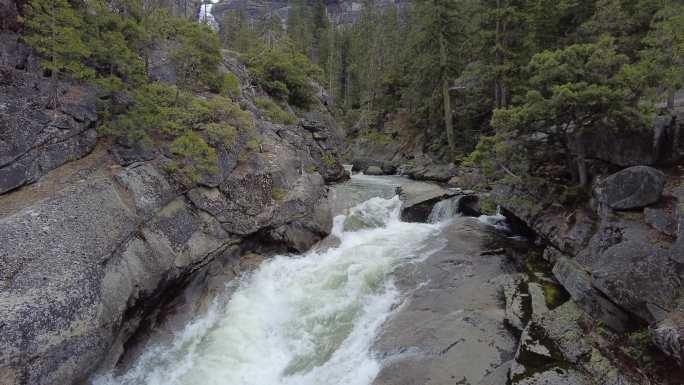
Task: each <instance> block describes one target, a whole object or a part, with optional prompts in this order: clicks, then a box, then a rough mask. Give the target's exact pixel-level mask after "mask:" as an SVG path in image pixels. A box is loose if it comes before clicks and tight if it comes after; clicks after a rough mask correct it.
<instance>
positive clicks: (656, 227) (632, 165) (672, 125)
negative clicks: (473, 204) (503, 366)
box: [492, 114, 684, 384]
mask: <svg viewBox="0 0 684 385" xmlns="http://www.w3.org/2000/svg"><path fill="white" fill-rule="evenodd" d="M661 120H662V122H660V123H658V124H656V125H655V126H654V127H653V128H652V130H650V131H649V130H646V131H645V132H642V133H641V135H643V136H644V137H643V138H640V137H639V136H638V135H635V136H623V137H620V138H617V137H614V138H604V136H610V135H612V134H611V133H610V132H599V133H596V134H595V135H596V136H598V137H589V135H587V137H586V138H581V140H582V141H583V142H584V143H579V144H578V145H583V146H585V148H588V149H589V152H591V153H592V160H590V161H589V162H590V163H591V164H592V165H593V166H592V167H593V169H594V170H602V171H597V176H596V178H595V179H594V181H593V184H592V186H591V194H590V195H591V197H590V198H589V199H588V200H586V198H582V197H576V198H577V199H575V200H574V203H569V202H567V201H566V203H564V204H561V203H562V202H561V201H562V199H560V200H559V197H560V196H561V195H562V193H561V191H560V190H558V189H557V186H555V187H554V185H553V183H550V182H549V183H542V184H537V185H531V184H521V183H518V181H516V180H513V179H509V180H507V181H501V182H499V183H498V184H497V186H496V187H495V188H494V190H493V193H492V196H493V198H494V200H495V201H496V202H497V203H499V204H500V205H502V206H503V208H504V209H505V210H504V211H505V213H506V214H507V215H509V216H510V217H511V218H516V219H520V220H522V221H523V222H524V223H525V224H527V226H529V227H530V228H531V229H532V230H534V232H535V233H536V234H537V236H538V239H539V242H540V243H541V244H543V245H545V246H546V248H545V251H544V255H543V258H544V259H545V260H546V261H547V262H548V263H549V264H550V266H552V273H553V276H554V277H555V279H556V280H557V281H558V282H559V283H560V284H561V285H562V286H563V287H564V289H565V290H567V292H568V293H569V295H570V296H571V297H572V303H571V304H567V305H563V307H562V309H561V308H559V309H557V310H554V312H553V314H549V315H546V316H538V317H533V319H532V321H531V322H530V323H529V324H528V326H527V327H526V328H524V330H523V329H522V328H521V330H522V332H523V341H522V343H521V348H520V349H521V351H522V353H521V351H519V354H518V358H521V360H522V361H525V360H526V361H527V363H526V364H521V365H519V366H518V368H517V370H518V371H519V372H518V374H519V376H518V379H519V380H520V381H521V382H518V383H543V382H539V381H542V380H547V381H548V380H549V379H550V378H551V377H553V376H552V374H553V373H552V371H550V372H548V373H546V374H544V375H540V374H538V373H537V374H534V375H531V374H530V373H536V372H535V370H534V368H533V367H529V361H530V355H529V354H527V353H525V349H532V350H533V351H536V352H537V353H539V351H540V349H541V350H542V351H547V352H551V353H553V354H551V353H549V356H548V359H547V361H545V362H547V363H549V365H550V366H548V367H546V369H549V368H551V367H553V365H558V364H559V363H560V362H566V363H567V362H571V363H572V365H574V366H576V367H579V368H582V370H581V373H575V374H573V375H579V376H580V377H582V376H586V375H587V373H589V374H590V377H591V376H599V374H598V372H596V370H597V367H598V366H597V365H601V366H602V367H604V368H605V367H607V366H606V365H607V363H606V362H604V363H597V362H594V361H593V360H594V358H595V357H596V354H597V352H599V351H603V352H612V353H611V354H612V358H611V361H612V362H613V363H612V364H611V365H618V369H615V370H617V372H615V373H613V374H612V375H610V376H607V377H605V380H604V381H605V382H604V383H610V384H622V383H640V381H646V380H645V378H650V380H654V378H653V377H649V376H652V375H653V373H651V374H649V375H647V374H645V373H640V372H638V370H635V369H634V368H633V367H631V368H630V367H629V366H630V364H624V362H629V359H627V360H624V357H626V356H628V355H629V354H627V355H625V352H627V353H632V355H637V356H639V357H642V358H643V356H646V357H648V359H649V360H653V359H654V358H653V357H656V356H657V354H655V353H654V352H652V351H651V352H649V349H651V348H650V346H653V347H655V346H657V347H658V348H659V349H660V351H661V352H664V353H665V354H666V355H668V356H669V357H670V359H671V360H672V361H671V363H669V364H667V363H663V362H662V361H660V364H661V365H664V366H663V367H661V369H658V370H660V371H661V372H662V373H661V374H663V376H656V377H660V378H656V379H655V381H665V382H664V383H670V382H667V381H674V383H678V382H677V381H678V380H681V378H682V377H681V376H682V373H681V372H679V371H677V370H675V369H672V366H673V364H672V363H678V364H679V365H682V364H683V363H684V361H683V358H684V334H683V333H682V330H684V323H682V320H683V319H684V305H683V302H682V301H683V300H684V286H683V285H682V282H684V280H683V279H684V275H683V274H682V272H683V271H684V265H683V264H682V263H683V262H684V261H683V258H682V256H684V248H682V246H683V245H684V232H683V231H684V210H682V208H683V207H684V190H683V188H682V179H681V178H682V175H683V171H684V170H683V169H682V165H681V163H680V162H679V159H681V157H682V152H683V150H684V145H682V141H681V133H682V131H683V130H684V125H683V122H684V117H683V116H682V115H681V114H674V115H671V116H669V117H667V118H662V119H661ZM602 143H603V144H602ZM608 143H612V144H611V145H610V146H608ZM616 144H617V145H616ZM523 291H525V290H523ZM531 294H532V293H529V294H525V295H531ZM513 296H514V295H511V297H513ZM588 325H599V326H598V328H599V329H600V328H606V329H605V330H606V331H605V332H598V333H597V332H596V330H595V328H597V326H593V327H592V326H588ZM583 328H584V330H582V329H583ZM587 328H588V331H587ZM535 333H536V336H535V335H534V334H535ZM540 333H541V334H540ZM569 333H575V334H577V335H578V336H579V335H582V338H580V339H576V341H574V342H573V341H571V340H572V337H571V336H570V334H569ZM612 333H615V334H612ZM608 336H612V337H608ZM618 336H630V337H629V338H637V337H635V336H640V337H639V338H643V340H642V341H641V342H640V343H641V345H640V346H639V347H638V348H635V347H629V348H627V347H625V342H624V340H620V338H621V337H618ZM525 338H527V339H528V340H529V341H528V342H527V343H526V342H525ZM540 346H541V347H540ZM554 349H555V350H554ZM578 349H579V350H578ZM621 349H622V350H621ZM630 349H632V350H633V351H632V350H630ZM554 352H555V353H554ZM582 352H584V353H582ZM616 352H617V353H616ZM526 354H527V355H526ZM554 354H555V355H554ZM651 354H655V356H652V355H651ZM621 355H623V356H624V357H623V358H621V357H622V356H621ZM642 355H643V356H642ZM552 356H553V357H552ZM535 357H537V356H535ZM537 358H539V357H537ZM640 359H641V358H640ZM533 361H534V360H533ZM621 361H624V362H623V365H626V366H625V367H620V366H619V365H620V362H621ZM537 362H538V360H537ZM656 362H658V360H657V359H656V361H655V362H650V363H649V364H648V365H655V367H657V365H658V364H657V363H656ZM525 365H528V367H527V368H526V367H525ZM668 365H670V366H669V369H663V368H668ZM674 366H676V364H674ZM537 369H538V368H537ZM515 370H516V369H515V364H514V372H512V374H513V375H515ZM658 370H656V372H657V371H658ZM666 372H667V373H669V374H667V375H665V373H666ZM525 373H527V375H525ZM549 376H551V377H549ZM568 376H569V374H568ZM625 376H626V377H625ZM630 376H631V377H630ZM668 376H670V377H671V378H668ZM566 377H567V376H566ZM627 378H632V379H631V380H629V381H628V379H627ZM523 379H524V380H523ZM639 379H641V380H639ZM526 381H527V382H526ZM535 381H537V382H535ZM558 381H560V380H558ZM566 382H567V383H573V384H574V383H586V381H585V380H572V381H570V380H567V381H566ZM566 382H559V383H566Z"/></svg>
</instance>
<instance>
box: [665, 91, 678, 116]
mask: <svg viewBox="0 0 684 385" xmlns="http://www.w3.org/2000/svg"><path fill="white" fill-rule="evenodd" d="M675 93H676V92H675V91H674V90H672V91H669V92H668V93H667V110H668V111H673V110H674V107H675Z"/></svg>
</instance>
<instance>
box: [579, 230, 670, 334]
mask: <svg viewBox="0 0 684 385" xmlns="http://www.w3.org/2000/svg"><path fill="white" fill-rule="evenodd" d="M592 285H593V286H594V287H596V288H598V289H599V290H600V291H601V292H602V293H603V294H604V295H606V297H608V298H609V299H610V300H611V301H612V302H613V303H615V304H617V305H618V306H620V307H621V308H622V309H625V310H627V311H629V312H630V313H632V314H634V315H637V316H638V317H639V318H641V319H642V320H645V321H647V322H653V321H655V318H654V316H653V315H652V314H651V312H650V311H649V309H648V308H649V306H655V307H657V308H660V309H665V310H671V309H673V307H674V305H675V300H676V299H677V298H678V297H679V295H680V294H681V293H682V290H683V287H682V282H681V279H680V277H679V274H678V272H677V267H676V265H675V264H674V263H673V262H672V261H671V260H670V259H669V258H668V257H667V256H666V255H665V253H664V252H663V251H662V250H657V249H654V248H652V247H649V246H648V245H646V244H643V243H637V242H634V241H626V242H621V243H619V244H617V245H615V246H612V247H610V248H608V249H607V250H606V251H605V252H604V253H603V254H602V255H601V256H600V260H599V261H597V263H595V264H594V265H593V266H592Z"/></svg>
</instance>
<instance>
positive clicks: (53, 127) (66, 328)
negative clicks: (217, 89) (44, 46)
mask: <svg viewBox="0 0 684 385" xmlns="http://www.w3.org/2000/svg"><path fill="white" fill-rule="evenodd" d="M0 52H1V53H2V55H1V56H0V57H2V61H1V62H0V329H1V330H2V332H1V333H0V347H1V349H0V383H2V384H8V385H13V384H55V383H63V384H73V383H79V382H82V381H84V380H86V379H87V378H88V376H89V375H91V374H92V373H93V371H94V370H95V369H96V368H98V367H102V366H109V367H111V366H112V365H114V364H116V362H117V361H118V360H119V358H120V357H121V355H122V353H123V352H124V350H125V346H126V344H127V341H129V339H130V338H131V336H133V335H134V334H135V333H136V330H137V329H138V327H139V325H140V323H141V322H143V321H144V322H145V323H150V322H154V317H155V314H157V312H158V305H159V304H160V303H161V302H160V301H162V299H164V300H168V298H169V296H172V295H173V293H176V292H178V290H179V289H180V288H182V287H183V286H184V285H186V284H187V283H188V282H190V281H191V280H193V279H195V278H196V275H197V272H198V271H206V268H205V266H208V265H211V266H212V269H214V270H217V269H218V270H221V269H224V268H225V269H231V267H230V266H229V265H230V264H229V263H228V261H233V260H239V259H240V257H241V256H242V255H245V254H248V253H250V252H253V251H258V252H261V253H264V254H268V253H269V252H274V251H279V252H283V251H302V250H305V249H307V248H308V247H310V246H311V245H312V244H314V243H315V242H317V241H318V240H320V239H321V238H323V237H324V236H325V235H327V234H328V232H329V231H330V228H331V224H332V218H331V213H330V209H329V206H328V203H327V187H326V183H328V182H332V181H336V180H339V179H342V178H344V177H345V173H344V170H343V168H342V166H341V165H340V164H339V162H338V154H337V147H338V145H339V143H340V139H339V133H338V129H337V128H336V126H334V123H333V121H332V119H331V118H330V116H329V113H328V111H327V110H326V109H325V107H324V105H323V103H322V102H320V101H319V102H317V103H316V104H315V106H314V107H313V108H312V110H311V111H308V112H304V113H302V114H301V115H302V118H303V119H302V120H301V121H300V123H297V124H294V125H281V124H273V123H271V122H269V121H268V120H266V118H264V117H263V116H262V113H261V112H260V111H259V110H258V109H257V108H256V107H254V105H253V103H252V101H253V99H254V98H255V97H257V96H263V93H261V92H260V91H259V90H258V89H255V88H254V87H252V86H251V84H250V80H249V77H248V76H247V75H246V71H245V69H244V68H242V67H241V65H240V63H239V62H238V61H237V60H236V59H235V58H231V57H229V56H226V58H225V60H224V63H223V65H222V71H226V72H227V71H230V72H233V73H234V74H235V75H237V77H238V78H239V80H240V83H241V84H240V86H241V88H242V90H243V97H242V101H241V102H242V104H243V105H244V106H245V108H246V109H247V110H248V111H250V113H251V115H252V117H253V119H254V121H255V125H256V127H257V130H258V132H259V135H260V137H261V145H260V146H259V149H258V150H257V151H249V150H248V149H247V148H248V144H247V143H246V142H247V141H248V139H249V138H248V137H242V135H241V134H240V135H238V137H237V138H236V140H235V143H234V144H232V145H231V146H228V147H225V148H221V149H218V153H219V165H218V166H219V167H218V169H219V170H218V172H217V173H216V174H215V175H211V176H207V177H206V178H203V180H202V181H201V182H199V183H198V184H196V185H192V186H187V185H182V184H179V183H178V182H177V181H176V179H175V178H174V177H173V176H172V175H170V174H169V173H168V172H167V168H166V167H164V163H165V155H164V154H165V150H164V149H163V148H159V149H151V150H147V151H140V150H137V149H134V148H126V147H121V146H119V145H112V144H111V143H110V142H108V141H107V140H104V139H101V138H100V139H98V137H97V133H96V130H95V126H96V124H97V120H98V116H97V113H96V104H97V101H98V97H97V93H96V92H95V90H93V89H92V88H89V87H87V86H84V85H78V84H73V83H69V82H60V83H59V84H58V85H57V87H56V88H57V90H58V92H59V97H60V101H61V102H60V104H59V107H58V108H56V109H50V108H48V107H47V106H48V105H49V103H47V102H46V98H47V96H48V89H50V92H53V91H52V90H53V89H54V88H50V87H52V86H53V85H52V84H50V82H49V79H46V78H45V77H43V74H42V73H41V72H40V71H39V70H37V66H36V65H35V62H36V60H35V58H34V57H33V56H32V54H31V52H30V51H29V50H28V49H26V47H24V46H22V45H21V44H20V43H19V42H18V40H17V35H14V34H11V33H10V32H5V33H3V35H2V36H0ZM320 96H321V97H324V95H322V94H321V95H320Z"/></svg>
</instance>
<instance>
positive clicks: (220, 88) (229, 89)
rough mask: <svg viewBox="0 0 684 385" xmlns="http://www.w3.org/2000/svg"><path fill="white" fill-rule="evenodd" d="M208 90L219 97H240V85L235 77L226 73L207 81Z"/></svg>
mask: <svg viewBox="0 0 684 385" xmlns="http://www.w3.org/2000/svg"><path fill="white" fill-rule="evenodd" d="M209 88H210V89H211V91H212V92H215V93H217V94H219V95H227V96H230V97H231V98H232V99H237V98H239V97H240V83H239V82H238V79H237V77H236V76H235V75H233V74H232V73H226V74H223V75H217V76H216V77H214V78H212V79H211V80H210V81H209Z"/></svg>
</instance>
